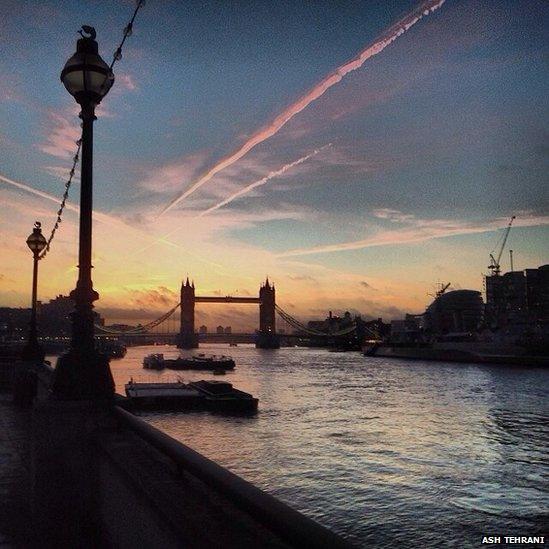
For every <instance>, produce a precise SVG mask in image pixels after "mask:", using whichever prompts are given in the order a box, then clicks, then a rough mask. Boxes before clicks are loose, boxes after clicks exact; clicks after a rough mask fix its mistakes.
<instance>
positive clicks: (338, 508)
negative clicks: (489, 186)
mask: <svg viewBox="0 0 549 549" xmlns="http://www.w3.org/2000/svg"><path fill="white" fill-rule="evenodd" d="M204 351H205V352H211V353H216V354H222V353H225V354H231V355H233V356H234V358H235V361H236V364H237V366H236V370H235V371H234V372H233V373H230V374H228V375H227V376H226V377H225V378H223V379H225V380H227V381H230V382H232V383H233V384H234V385H235V386H236V387H238V388H241V389H243V390H244V391H247V392H251V393H252V394H254V396H257V397H259V399H260V403H259V413H258V414H257V416H254V417H252V418H234V417H232V418H227V417H223V416H216V415H212V414H208V413H205V412H194V413H186V414H149V415H147V416H144V417H145V419H147V421H150V422H151V423H152V424H153V425H155V426H157V427H159V428H160V429H162V430H164V431H165V432H167V433H169V434H170V435H172V436H174V437H175V438H177V439H179V440H181V441H182V442H184V443H185V444H188V445H189V446H191V447H193V448H195V449H196V450H198V451H200V452H202V453H204V454H205V455H207V456H208V457H210V458H212V459H214V460H216V461H218V462H219V463H221V464H222V465H224V466H226V467H228V468H230V469H231V470H233V471H235V472H236V473H237V474H240V475H241V476H243V477H245V478H247V479H248V480H250V481H252V482H253V483H255V484H257V485H258V486H260V487H262V488H264V489H265V490H267V491H269V492H271V493H273V494H274V495H276V496H278V497H280V498H281V499H283V500H285V501H286V502H288V503H289V504H291V505H292V506H293V507H295V508H296V509H298V510H301V511H303V512H305V513H306V514H308V515H309V516H312V517H313V518H315V519H317V520H319V521H320V522H322V523H324V524H326V525H328V526H329V527H331V528H332V529H334V530H336V531H338V532H339V533H341V534H342V535H344V536H345V537H347V538H348V539H350V540H351V541H354V542H355V543H357V544H358V545H370V546H394V545H398V546H399V547H418V546H437V547H441V546H442V547H443V546H447V547H451V546H459V547H463V546H470V545H474V546H476V545H480V539H481V537H479V536H482V535H483V534H488V535H490V533H494V532H500V533H503V534H513V533H517V532H518V533H519V534H521V535H523V534H527V533H536V532H538V533H539V532H541V531H542V526H543V524H544V520H546V519H547V518H548V517H547V514H546V509H547V508H548V503H549V500H548V497H547V491H546V488H547V486H546V485H544V484H543V479H544V478H545V477H544V474H546V469H545V467H546V465H547V461H546V456H547V451H548V449H549V440H548V432H547V427H546V425H547V419H548V417H547V412H546V410H547V393H546V389H545V387H547V380H548V374H547V372H544V371H542V370H535V369H530V370H528V369H524V370H519V369H505V368H496V367H481V366H474V365H471V366H468V365H462V364H440V363H422V362H419V361H410V362H406V361H395V360H382V359H373V358H370V359H369V358H365V357H362V356H361V355H359V354H358V353H329V352H326V351H323V350H314V349H299V348H292V349H281V350H279V351H274V352H273V351H261V350H256V349H254V348H253V347H247V346H239V347H237V348H231V349H228V347H222V346H217V347H216V346H210V347H208V346H206V348H205V349H204ZM151 352H164V354H165V356H166V357H171V356H176V355H177V354H178V351H177V350H176V349H173V348H162V347H154V348H132V349H129V351H128V354H127V355H126V357H125V358H124V359H123V360H121V361H113V362H112V368H113V373H114V375H115V379H116V381H117V385H118V388H119V390H123V385H124V383H126V382H127V381H128V379H129V378H130V377H132V376H133V377H134V379H136V380H141V379H151V378H153V379H158V380H161V379H162V380H164V379H167V378H170V377H174V375H175V374H174V373H173V372H169V371H163V372H149V371H144V370H142V368H141V362H142V358H143V356H144V355H145V354H148V353H151ZM178 374H179V375H182V376H183V377H184V378H185V379H188V380H191V379H201V378H209V377H210V376H211V374H209V373H207V372H178ZM544 489H545V491H544Z"/></svg>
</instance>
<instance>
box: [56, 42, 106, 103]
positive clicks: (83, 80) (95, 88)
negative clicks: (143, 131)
mask: <svg viewBox="0 0 549 549" xmlns="http://www.w3.org/2000/svg"><path fill="white" fill-rule="evenodd" d="M82 43H84V44H82ZM94 50H95V51H94ZM61 81H62V82H63V85H64V86H65V88H66V89H67V91H68V92H69V93H70V94H71V95H72V96H73V97H74V98H75V99H76V101H77V102H78V103H84V102H88V101H91V102H92V103H94V104H98V103H100V101H101V99H103V97H105V95H107V93H108V91H109V90H110V89H111V87H112V85H113V83H114V75H113V73H112V71H111V70H110V69H109V66H108V65H107V64H106V63H105V61H103V59H101V56H100V55H99V54H98V53H97V43H96V42H95V41H93V40H90V39H86V38H84V39H82V40H79V41H78V45H77V51H76V53H75V54H74V55H73V56H72V57H71V58H70V59H69V60H68V61H67V62H66V64H65V67H64V68H63V71H62V72H61Z"/></svg>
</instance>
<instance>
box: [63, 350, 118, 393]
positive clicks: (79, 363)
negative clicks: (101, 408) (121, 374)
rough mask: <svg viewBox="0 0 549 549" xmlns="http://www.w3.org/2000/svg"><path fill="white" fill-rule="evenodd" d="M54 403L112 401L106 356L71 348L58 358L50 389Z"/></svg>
mask: <svg viewBox="0 0 549 549" xmlns="http://www.w3.org/2000/svg"><path fill="white" fill-rule="evenodd" d="M52 392H53V396H54V397H55V398H57V399H58V400H88V399H92V400H93V399H107V400H108V399H112V398H113V397H114V380H113V377H112V373H111V369H110V366H109V359H108V357H107V356H106V355H104V354H102V353H98V352H97V351H96V350H94V349H91V350H89V351H81V350H78V349H71V350H70V351H69V352H68V353H66V354H64V355H63V356H61V357H59V360H58V361H57V367H56V368H55V375H54V379H53V386H52Z"/></svg>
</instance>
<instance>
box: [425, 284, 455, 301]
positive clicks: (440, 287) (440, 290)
mask: <svg viewBox="0 0 549 549" xmlns="http://www.w3.org/2000/svg"><path fill="white" fill-rule="evenodd" d="M450 284H452V283H451V282H448V284H443V283H442V282H439V283H438V284H437V286H438V290H437V291H436V293H435V294H427V295H430V296H431V297H434V298H437V297H440V296H441V295H442V294H444V292H445V291H446V290H447V289H448V288H449V287H450Z"/></svg>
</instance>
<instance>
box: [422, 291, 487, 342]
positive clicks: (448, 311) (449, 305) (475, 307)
mask: <svg viewBox="0 0 549 549" xmlns="http://www.w3.org/2000/svg"><path fill="white" fill-rule="evenodd" d="M423 318H424V326H425V330H426V331H428V332H430V333H432V334H436V335H442V334H448V333H457V332H459V333H465V332H469V333H475V332H477V331H478V329H479V328H480V327H481V324H482V322H483V318H484V302H483V301H482V295H481V293H480V292H477V291H475V290H454V291H451V292H446V293H444V294H442V295H439V296H437V298H436V299H435V300H434V301H433V302H432V303H431V305H429V307H427V310H426V311H425V314H424V315H423Z"/></svg>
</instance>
